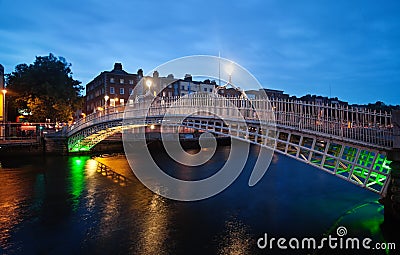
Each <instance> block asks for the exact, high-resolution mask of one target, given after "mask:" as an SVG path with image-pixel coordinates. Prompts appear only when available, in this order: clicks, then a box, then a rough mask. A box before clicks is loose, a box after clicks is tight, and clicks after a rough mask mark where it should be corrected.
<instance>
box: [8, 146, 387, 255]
mask: <svg viewBox="0 0 400 255" xmlns="http://www.w3.org/2000/svg"><path fill="white" fill-rule="evenodd" d="M253 154H254V155H257V154H256V153H252V154H251V156H250V157H249V158H250V159H249V160H250V161H255V157H256V156H254V157H253V156H252V155H253ZM228 155H229V148H227V149H225V148H220V149H218V150H217V155H216V157H214V158H212V160H210V163H211V165H207V166H204V168H201V170H200V171H204V172H207V171H208V172H207V173H210V172H211V171H213V170H208V169H214V168H218V167H220V165H221V164H223V160H224V159H225V158H227V156H228ZM161 156H162V155H161ZM159 158H161V159H163V157H159ZM105 160H106V161H108V162H105V163H107V164H108V165H110V166H112V167H113V169H114V168H115V170H121V171H125V172H126V174H128V173H130V172H129V171H130V170H129V166H128V164H127V162H126V160H124V159H123V158H121V157H120V158H116V159H113V158H109V159H105ZM140 160H141V159H140V158H139V159H136V161H137V162H140ZM16 161H18V162H19V164H21V163H20V162H21V160H20V159H17V160H16ZM2 163H3V166H9V163H7V162H2ZM25 163H26V166H22V165H21V169H20V170H18V168H17V167H11V168H10V169H4V168H3V169H0V183H1V185H0V254H3V253H5V254H13V253H14V254H27V253H28V254H49V253H50V254H115V253H123V254H127V253H128V254H141V255H142V254H144V255H149V254H174V255H177V254H258V253H260V252H262V251H260V250H258V249H257V247H256V242H255V240H257V238H258V237H260V236H261V235H262V234H264V233H265V232H268V233H269V234H271V235H275V236H286V235H293V234H296V235H297V236H301V235H314V236H316V237H320V236H322V235H323V234H324V233H326V232H327V229H329V227H330V226H332V225H334V226H337V225H344V226H346V227H347V228H348V230H349V231H352V232H349V236H350V235H351V236H359V235H360V236H361V235H363V236H370V237H372V238H373V239H374V240H377V241H380V240H382V234H381V232H382V231H381V230H380V224H381V222H382V220H383V214H382V207H381V206H380V205H379V204H377V203H375V202H373V203H366V202H368V201H375V200H376V198H377V197H376V195H375V194H373V193H369V192H368V191H365V190H362V189H360V188H359V187H356V186H353V185H351V184H349V183H347V182H345V181H342V180H340V179H337V178H335V177H333V176H332V175H330V174H326V173H325V172H322V171H319V170H317V169H314V168H312V167H309V166H307V165H304V164H302V163H300V162H297V161H294V160H292V159H288V158H285V157H281V156H280V155H278V156H274V159H273V163H272V164H271V168H270V169H269V170H268V171H267V173H266V175H265V177H264V178H263V179H262V180H261V181H260V183H259V184H257V185H256V186H254V187H252V188H249V187H248V177H249V176H250V174H251V170H252V169H251V167H249V166H247V167H245V168H246V169H245V170H244V172H243V174H242V175H241V176H239V178H238V179H237V181H235V182H234V183H233V184H232V185H231V186H230V187H229V188H228V189H227V190H225V191H224V192H221V193H220V194H218V195H217V196H214V197H212V198H210V199H206V200H202V201H198V202H193V203H184V202H176V201H171V200H168V199H165V198H163V197H160V196H158V195H155V194H154V193H152V192H151V191H149V190H148V189H147V188H146V187H144V186H143V185H142V184H141V183H140V182H139V181H137V180H136V179H135V178H134V176H133V175H132V176H130V178H132V179H133V180H134V183H132V184H130V185H128V186H120V185H118V184H116V183H114V182H113V180H112V179H110V178H107V177H104V176H102V175H101V174H99V173H97V172H96V162H95V161H93V160H91V159H89V158H88V157H69V158H68V157H54V158H53V157H49V158H47V159H46V160H45V161H40V162H33V163H32V162H25ZM163 165H164V166H165V167H166V168H168V169H172V170H173V171H175V172H176V173H175V174H176V176H184V177H186V178H189V179H190V178H192V177H193V176H198V175H199V174H198V173H196V172H195V171H192V172H184V171H185V169H182V168H179V167H177V166H176V165H173V164H172V163H171V162H170V161H164V162H163ZM168 169H167V170H168ZM358 204H361V205H360V206H357V205H358ZM363 204H366V205H364V206H363ZM335 221H337V222H336V223H335ZM332 229H333V230H332V231H334V230H335V229H336V228H335V227H333V228H332ZM257 252H258V253H257Z"/></svg>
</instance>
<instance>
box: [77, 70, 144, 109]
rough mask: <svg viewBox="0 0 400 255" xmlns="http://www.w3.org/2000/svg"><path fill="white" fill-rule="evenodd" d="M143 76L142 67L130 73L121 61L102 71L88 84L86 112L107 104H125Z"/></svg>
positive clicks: (101, 107)
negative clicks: (112, 67)
mask: <svg viewBox="0 0 400 255" xmlns="http://www.w3.org/2000/svg"><path fill="white" fill-rule="evenodd" d="M142 77H143V70H142V69H139V70H138V71H137V73H136V74H133V73H128V72H126V71H125V70H123V69H122V64H121V63H115V64H114V69H113V70H111V71H104V72H101V73H100V74H99V75H98V76H97V77H96V78H94V79H93V80H92V81H90V82H89V83H88V84H87V85H86V98H85V113H86V114H90V113H92V112H95V111H97V110H102V109H103V107H104V106H105V105H107V106H111V107H112V106H116V105H125V104H126V103H127V100H128V99H129V95H130V94H131V93H132V91H133V89H134V88H135V86H136V84H137V83H138V82H139V81H140V79H141V78H142Z"/></svg>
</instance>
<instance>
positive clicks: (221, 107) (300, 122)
mask: <svg viewBox="0 0 400 255" xmlns="http://www.w3.org/2000/svg"><path fill="white" fill-rule="evenodd" d="M189 114H190V115H191V116H218V117H219V118H222V119H225V118H229V119H236V120H240V121H242V120H257V121H260V122H262V123H264V124H268V125H270V124H276V125H277V126H278V127H282V128H291V129H296V130H298V131H306V132H307V131H308V132H313V133H315V132H317V133H319V134H321V135H325V136H326V135H331V136H335V137H337V138H342V139H350V140H353V141H356V142H362V143H364V144H370V145H375V146H378V147H384V148H391V147H392V146H393V126H392V122H391V114H390V113H386V112H385V113H382V112H375V111H370V110H367V109H364V108H355V107H347V106H341V105H337V104H335V105H327V104H317V103H305V102H301V101H291V100H266V99H251V100H249V99H244V98H237V97H232V98H225V97H218V96H210V95H209V94H192V95H188V96H185V97H174V98H161V97H157V98H154V99H150V101H142V102H136V103H134V104H132V105H126V106H125V107H124V106H117V107H108V108H106V109H105V110H104V111H98V112H96V113H93V114H89V115H87V116H86V118H84V119H80V120H78V121H77V122H76V123H75V124H74V125H73V126H71V127H70V128H69V130H68V134H73V133H75V132H78V131H79V130H82V129H84V128H86V127H90V126H92V125H95V124H98V123H101V122H107V121H115V120H121V121H122V119H123V117H124V116H125V117H128V118H135V117H138V118H139V117H143V116H147V117H153V116H164V115H189Z"/></svg>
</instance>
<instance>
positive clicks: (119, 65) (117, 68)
mask: <svg viewBox="0 0 400 255" xmlns="http://www.w3.org/2000/svg"><path fill="white" fill-rule="evenodd" d="M114 70H121V71H122V64H121V63H115V64H114Z"/></svg>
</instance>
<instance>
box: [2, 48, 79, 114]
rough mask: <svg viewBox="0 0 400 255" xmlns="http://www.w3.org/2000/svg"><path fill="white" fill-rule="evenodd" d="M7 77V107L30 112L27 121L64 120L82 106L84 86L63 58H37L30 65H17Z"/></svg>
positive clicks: (52, 56) (50, 56)
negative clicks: (74, 76) (73, 76)
mask: <svg viewBox="0 0 400 255" xmlns="http://www.w3.org/2000/svg"><path fill="white" fill-rule="evenodd" d="M6 78H7V90H8V92H7V95H8V96H9V99H8V100H9V102H10V103H11V105H10V108H15V109H17V110H18V111H20V112H22V111H24V112H27V113H30V115H29V120H30V121H33V122H44V121H45V120H46V119H51V121H56V120H58V121H67V120H68V119H70V118H71V117H72V115H73V113H74V112H75V111H76V110H77V109H79V108H81V107H82V103H83V99H82V96H81V91H82V90H83V87H82V86H81V85H80V84H81V82H80V81H77V80H74V79H73V78H72V71H71V64H70V63H68V62H67V61H66V60H65V59H64V58H63V57H58V58H57V57H55V56H54V55H53V54H51V53H50V54H49V55H48V56H39V57H36V60H35V61H34V63H33V64H30V65H27V64H19V65H17V66H16V67H15V70H14V72H12V73H11V74H8V75H7V76H6Z"/></svg>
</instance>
